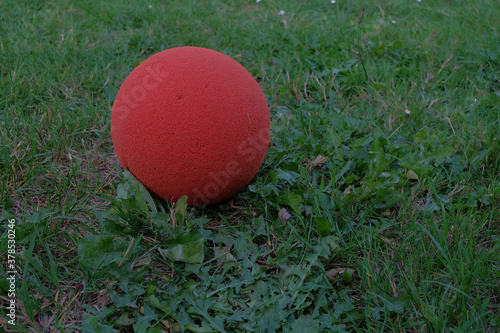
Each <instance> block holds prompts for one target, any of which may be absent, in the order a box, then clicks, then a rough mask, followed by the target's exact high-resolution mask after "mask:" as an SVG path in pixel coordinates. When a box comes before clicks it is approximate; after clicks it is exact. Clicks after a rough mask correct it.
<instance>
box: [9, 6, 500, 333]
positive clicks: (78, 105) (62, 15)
mask: <svg viewBox="0 0 500 333" xmlns="http://www.w3.org/2000/svg"><path fill="white" fill-rule="evenodd" d="M498 22H500V2H498V1H497V0H478V1H455V2H450V1H442V0H438V1H428V0H421V1H420V0H415V1H397V0H388V1H383V2H378V3H375V2H372V1H367V0H366V1H345V0H337V1H326V0H322V1H319V0H314V1H298V0H296V1H277V0H262V1H255V0H248V1H244V0H238V1H230V0H225V1H222V0H220V1H217V0H205V1H203V0H197V1H180V0H169V1H159V0H151V1H143V0H139V1H128V2H118V1H109V0H108V1H105V0H89V1H77V0H52V1H50V0H49V1H34V0H28V1H25V0H17V1H14V0H3V1H2V2H1V3H0V31H1V34H0V196H1V202H0V205H1V206H0V207H1V217H0V220H1V224H0V234H1V237H0V254H1V265H0V275H1V279H0V289H2V293H1V294H0V295H1V296H0V299H1V304H2V308H1V310H0V314H1V316H0V317H1V318H0V327H1V328H0V330H7V331H12V332H150V333H153V332H298V333H304V332H499V331H500V208H499V207H500V142H499V141H500V31H499V28H500V26H499V25H498ZM187 45H191V46H200V47H206V48H210V49H213V50H216V51H219V52H222V53H224V54H226V55H228V56H230V57H232V58H233V59H235V60H236V61H238V62H239V63H240V64H242V65H243V66H244V67H245V68H246V69H247V70H248V71H249V72H250V73H251V74H252V75H253V76H254V77H255V79H256V80H257V81H258V83H259V85H260V87H261V88H262V90H263V92H264V94H265V96H266V98H267V101H268V104H269V109H270V115H271V141H272V143H271V146H270V147H269V150H268V152H267V156H266V158H265V160H264V163H263V165H262V167H261V168H260V171H259V172H258V173H257V175H256V176H255V178H254V179H253V180H252V182H251V183H250V184H249V185H248V186H247V187H245V188H244V189H243V190H242V191H241V192H240V193H238V194H237V195H236V196H235V197H233V198H232V199H230V200H228V201H226V202H223V203H221V204H217V205H213V206H209V207H206V208H203V209H201V208H192V207H188V206H186V204H185V200H183V199H181V200H180V201H179V202H177V203H175V204H168V203H166V202H165V201H162V200H159V199H158V198H155V197H152V196H151V195H150V194H149V192H148V191H147V190H146V189H145V187H143V185H142V184H140V183H139V182H138V181H137V180H136V179H135V178H134V177H133V176H132V175H131V174H130V173H129V172H127V171H124V170H123V168H122V167H121V166H120V164H119V162H118V160H117V158H116V155H115V153H114V149H113V144H112V140H111V134H110V115H111V110H112V106H113V101H114V99H115V96H116V94H117V91H118V89H119V88H120V85H121V83H122V82H123V81H124V79H125V78H126V77H127V75H128V74H129V73H130V72H131V71H132V69H134V68H135V67H136V66H137V65H138V64H139V63H141V62H142V61H144V60H145V59H147V58H148V57H149V56H151V55H153V54H155V53H157V52H160V51H162V50H165V49H168V48H172V47H178V46H187ZM7 277H9V278H11V279H7ZM11 302H12V303H11ZM11 304H13V305H11Z"/></svg>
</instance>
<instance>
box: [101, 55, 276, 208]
mask: <svg viewBox="0 0 500 333" xmlns="http://www.w3.org/2000/svg"><path fill="white" fill-rule="evenodd" d="M269 134H270V117H269V108H268V105H267V101H266V98H265V96H264V93H263V92H262V90H261V89H260V87H259V84H258V83H257V82H256V81H255V79H254V78H253V77H252V75H251V74H250V73H249V72H248V71H247V70H246V69H245V68H244V67H243V66H242V65H240V64H239V63H238V62H236V61H235V60H233V59H231V58H230V57H228V56H226V55H224V54H222V53H219V52H216V51H213V50H209V49H205V48H200V47H178V48H173V49H168V50H165V51H163V52H160V53H157V54H155V55H153V56H151V57H150V58H148V59H146V60H145V61H144V62H142V63H141V64H140V65H139V66H137V68H135V69H134V70H133V71H132V72H131V73H130V75H129V76H128V77H127V78H126V79H125V81H124V82H123V84H122V86H121V88H120V90H119V91H118V94H117V96H116V99H115V102H114V105H113V111H112V113H111V136H112V138H113V145H114V148H115V151H116V155H117V156H118V159H119V161H120V163H121V165H122V166H123V167H124V168H127V169H128V170H129V171H130V172H131V173H132V174H133V175H134V176H135V177H136V178H137V179H139V180H140V181H141V182H142V183H143V184H144V185H145V186H146V187H147V188H148V189H149V190H150V191H151V192H152V193H154V194H155V195H156V196H158V197H160V198H162V199H166V200H168V201H170V202H176V201H177V200H178V199H179V198H180V197H181V196H183V195H187V196H188V204H189V205H192V206H206V205H209V204H214V203H217V202H220V201H222V200H225V199H227V198H229V197H231V196H233V195H234V194H236V193H237V192H239V191H240V190H241V189H242V188H243V187H245V186H246V185H247V184H248V183H249V182H250V181H251V180H252V178H253V177H254V176H255V174H256V173H257V171H258V170H259V168H260V166H261V164H262V161H263V160H264V157H265V155H266V151H267V148H268V147H269V144H270V137H269Z"/></svg>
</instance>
